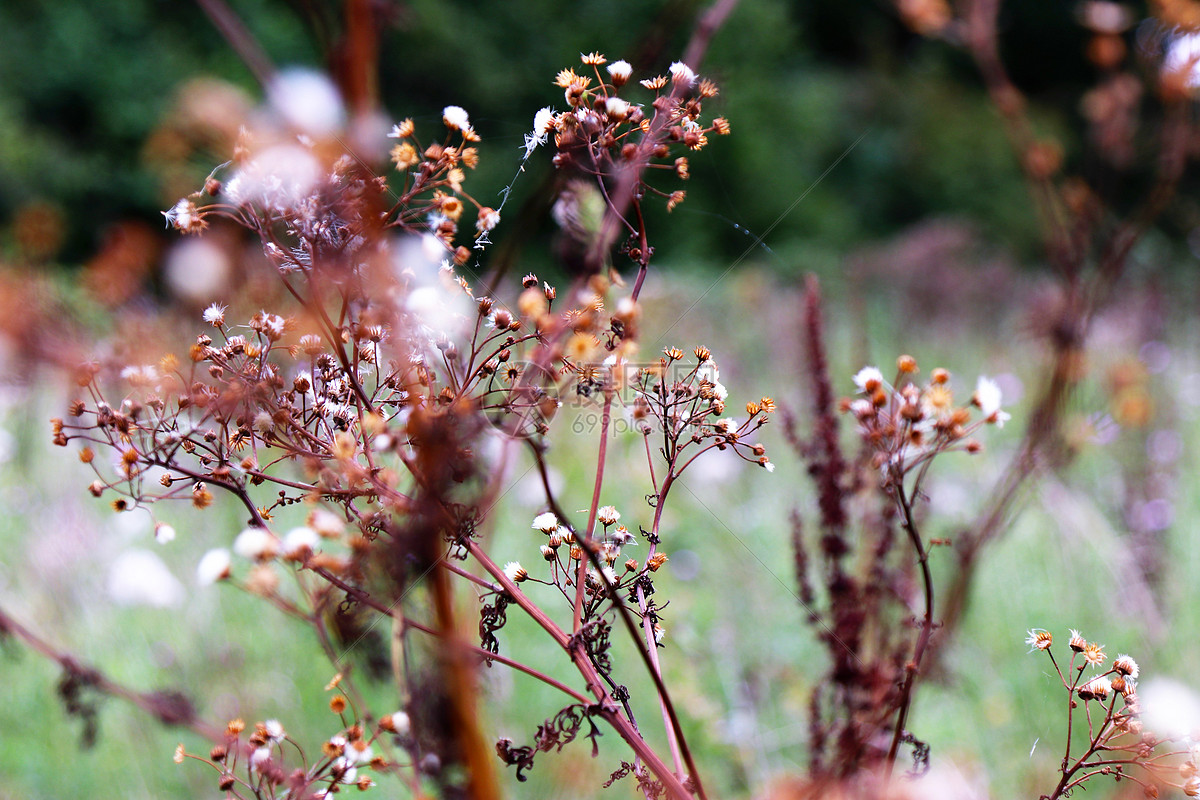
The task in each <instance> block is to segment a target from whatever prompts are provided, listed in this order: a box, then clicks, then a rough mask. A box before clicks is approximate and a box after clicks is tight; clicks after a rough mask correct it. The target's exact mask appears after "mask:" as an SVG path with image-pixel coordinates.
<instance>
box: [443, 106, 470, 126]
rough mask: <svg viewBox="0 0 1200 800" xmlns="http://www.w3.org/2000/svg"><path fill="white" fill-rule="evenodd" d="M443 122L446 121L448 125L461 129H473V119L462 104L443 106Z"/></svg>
mask: <svg viewBox="0 0 1200 800" xmlns="http://www.w3.org/2000/svg"><path fill="white" fill-rule="evenodd" d="M442 122H444V123H446V127H448V128H454V129H456V130H460V131H466V130H470V129H471V120H470V119H469V118H468V117H467V112H466V110H465V109H464V108H463V107H462V106H446V107H445V108H443V109H442Z"/></svg>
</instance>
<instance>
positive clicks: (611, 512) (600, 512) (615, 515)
mask: <svg viewBox="0 0 1200 800" xmlns="http://www.w3.org/2000/svg"><path fill="white" fill-rule="evenodd" d="M620 518H621V512H620V511H617V509H615V508H613V507H612V506H601V507H600V508H598V509H597V510H596V519H598V520H600V522H602V523H603V524H604V525H605V526H606V527H607V526H608V525H612V524H614V523H616V521H617V520H619V519H620Z"/></svg>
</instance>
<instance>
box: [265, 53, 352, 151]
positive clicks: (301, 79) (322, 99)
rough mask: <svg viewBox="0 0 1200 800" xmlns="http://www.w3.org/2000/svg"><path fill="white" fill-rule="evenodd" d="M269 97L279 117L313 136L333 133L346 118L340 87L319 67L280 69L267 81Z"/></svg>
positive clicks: (301, 131) (300, 131)
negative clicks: (321, 71)
mask: <svg viewBox="0 0 1200 800" xmlns="http://www.w3.org/2000/svg"><path fill="white" fill-rule="evenodd" d="M267 99H268V100H269V101H270V103H271V107H272V109H273V110H274V111H275V112H276V113H277V114H278V115H279V116H280V117H282V118H283V119H284V120H285V121H286V122H288V123H289V124H290V125H291V126H292V127H293V128H295V129H296V131H297V132H299V133H303V134H307V135H308V136H310V137H311V136H316V137H322V136H330V135H333V134H334V133H336V132H337V131H338V130H339V129H340V128H341V127H342V125H343V124H344V123H345V121H346V108H345V105H344V104H343V103H342V96H341V95H340V94H339V93H338V90H337V87H336V86H335V85H334V83H333V81H332V80H330V79H329V76H327V75H324V74H322V73H320V72H317V71H316V70H311V69H303V68H296V67H293V68H289V69H284V70H281V71H280V72H278V73H276V75H275V77H274V78H273V79H272V80H271V82H270V83H269V84H268V85H267Z"/></svg>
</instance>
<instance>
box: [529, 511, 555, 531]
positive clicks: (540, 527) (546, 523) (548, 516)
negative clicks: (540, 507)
mask: <svg viewBox="0 0 1200 800" xmlns="http://www.w3.org/2000/svg"><path fill="white" fill-rule="evenodd" d="M532 527H533V529H534V530H535V531H541V532H542V533H547V534H549V533H554V532H555V531H556V530H558V517H556V516H554V512H553V511H547V512H545V513H544V514H538V515H537V516H536V517H534V518H533V526H532Z"/></svg>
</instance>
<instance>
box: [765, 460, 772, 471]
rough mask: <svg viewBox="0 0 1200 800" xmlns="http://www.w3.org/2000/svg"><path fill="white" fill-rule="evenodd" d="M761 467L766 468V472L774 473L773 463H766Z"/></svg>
mask: <svg viewBox="0 0 1200 800" xmlns="http://www.w3.org/2000/svg"><path fill="white" fill-rule="evenodd" d="M763 466H764V467H765V468H766V470H767V472H774V471H775V462H774V461H768V462H766V463H765V464H763Z"/></svg>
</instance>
